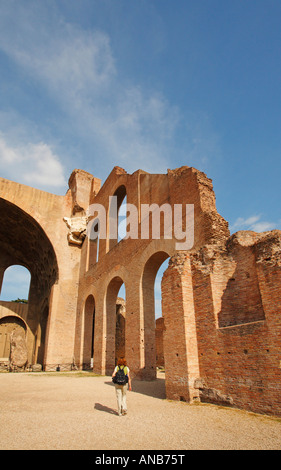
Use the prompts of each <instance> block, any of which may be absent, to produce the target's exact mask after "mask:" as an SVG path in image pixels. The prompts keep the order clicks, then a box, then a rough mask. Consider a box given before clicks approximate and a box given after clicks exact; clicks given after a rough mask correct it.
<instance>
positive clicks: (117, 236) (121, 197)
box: [109, 185, 127, 250]
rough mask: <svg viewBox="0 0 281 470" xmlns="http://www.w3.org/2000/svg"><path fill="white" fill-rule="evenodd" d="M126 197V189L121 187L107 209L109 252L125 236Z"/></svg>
mask: <svg viewBox="0 0 281 470" xmlns="http://www.w3.org/2000/svg"><path fill="white" fill-rule="evenodd" d="M126 195H127V192H126V187H125V186H123V185H122V186H119V188H118V189H117V190H116V191H115V193H114V194H113V198H112V200H111V204H110V207H109V250H111V249H112V248H113V247H114V246H115V245H116V244H117V243H118V242H119V241H120V240H121V239H122V238H124V236H125V235H126V221H125V220H124V219H125V218H126V201H127V197H126ZM121 206H122V209H121V212H120V208H121Z"/></svg>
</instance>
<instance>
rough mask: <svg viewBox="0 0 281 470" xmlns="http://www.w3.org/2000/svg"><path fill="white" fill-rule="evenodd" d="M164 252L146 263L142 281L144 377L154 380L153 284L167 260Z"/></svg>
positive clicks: (156, 253) (166, 254) (160, 252)
mask: <svg viewBox="0 0 281 470" xmlns="http://www.w3.org/2000/svg"><path fill="white" fill-rule="evenodd" d="M169 256H170V255H169V254H168V253H167V252H166V251H157V252H155V253H154V254H152V255H151V256H150V258H149V259H148V260H147V261H146V263H145V266H144V269H143V273H142V279H141V294H142V307H143V320H142V321H143V341H144V374H143V375H144V377H145V378H146V379H148V380H154V379H156V341H155V294H154V284H155V279H156V275H157V272H158V270H159V268H160V266H161V265H162V264H163V262H164V261H165V260H166V259H167V258H169Z"/></svg>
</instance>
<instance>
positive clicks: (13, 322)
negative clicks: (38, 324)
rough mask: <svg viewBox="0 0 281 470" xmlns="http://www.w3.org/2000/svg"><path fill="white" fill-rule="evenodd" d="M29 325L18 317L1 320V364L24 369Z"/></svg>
mask: <svg viewBox="0 0 281 470" xmlns="http://www.w3.org/2000/svg"><path fill="white" fill-rule="evenodd" d="M26 337H27V325H26V323H25V321H24V320H23V319H22V318H20V317H19V316H18V315H13V314H12V312H11V314H8V315H6V316H4V317H2V318H0V364H1V366H2V367H3V366H4V367H6V368H7V367H8V366H9V367H12V368H23V367H25V365H26V363H27V359H28V357H27V342H26Z"/></svg>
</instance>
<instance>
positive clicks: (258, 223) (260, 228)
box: [230, 214, 277, 233]
mask: <svg viewBox="0 0 281 470" xmlns="http://www.w3.org/2000/svg"><path fill="white" fill-rule="evenodd" d="M261 218H262V214H259V215H252V216H250V217H248V218H247V219H244V218H243V217H238V219H236V221H235V222H234V224H233V225H230V231H231V232H232V233H234V232H238V231H239V230H251V231H253V232H266V231H269V230H273V229H275V228H277V224H276V223H273V222H268V221H262V220H261Z"/></svg>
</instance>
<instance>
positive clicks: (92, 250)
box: [88, 218, 100, 269]
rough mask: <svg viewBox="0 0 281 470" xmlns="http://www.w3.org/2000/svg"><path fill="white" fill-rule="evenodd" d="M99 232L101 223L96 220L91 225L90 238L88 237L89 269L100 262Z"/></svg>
mask: <svg viewBox="0 0 281 470" xmlns="http://www.w3.org/2000/svg"><path fill="white" fill-rule="evenodd" d="M99 230H100V221H99V219H98V218H96V219H95V220H94V221H93V223H92V225H91V231H90V236H89V237H88V269H90V267H91V266H93V265H94V264H96V263H97V262H98V260H99V241H100V239H99Z"/></svg>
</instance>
